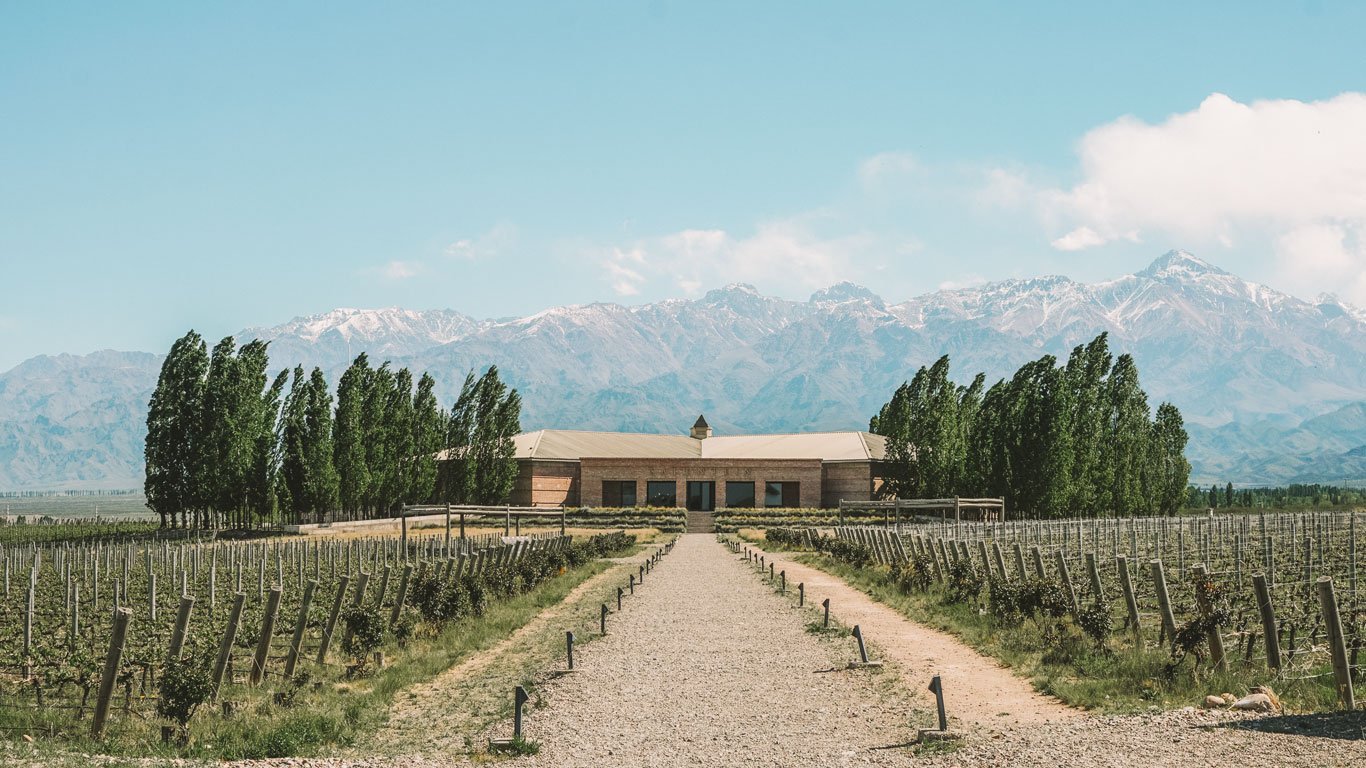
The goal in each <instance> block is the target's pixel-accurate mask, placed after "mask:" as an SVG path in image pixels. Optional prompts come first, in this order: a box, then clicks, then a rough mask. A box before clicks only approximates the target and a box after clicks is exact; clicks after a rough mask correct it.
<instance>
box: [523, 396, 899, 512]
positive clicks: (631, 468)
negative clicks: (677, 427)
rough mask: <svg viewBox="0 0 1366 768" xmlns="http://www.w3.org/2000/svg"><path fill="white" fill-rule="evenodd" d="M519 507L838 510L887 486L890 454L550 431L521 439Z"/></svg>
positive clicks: (824, 445) (879, 449)
mask: <svg viewBox="0 0 1366 768" xmlns="http://www.w3.org/2000/svg"><path fill="white" fill-rule="evenodd" d="M515 443H516V446H517V464H518V474H517V484H516V486H515V487H514V488H513V491H512V498H511V502H512V503H513V504H516V505H519V506H559V505H561V504H563V505H565V506H586V507H634V506H653V507H684V508H686V509H690V510H699V511H710V510H713V509H719V508H744V507H757V508H763V507H836V506H839V502H840V500H842V499H843V500H850V501H854V500H857V501H866V500H868V499H871V498H873V497H874V494H875V493H876V492H877V490H878V487H879V486H880V485H881V477H882V462H883V459H884V458H885V456H886V446H885V442H884V438H883V437H882V436H881V435H874V434H871V433H868V432H852V431H851V432H811V433H804V434H792V435H721V436H713V435H712V430H711V427H710V426H708V425H707V420H706V419H705V418H704V417H700V416H699V417H698V419H697V423H695V424H694V425H693V427H692V430H691V431H690V433H689V434H687V435H652V434H640V433H630V432H582V431H574V430H559V429H543V430H540V431H537V432H526V433H523V434H520V435H518V436H517V437H516V438H515Z"/></svg>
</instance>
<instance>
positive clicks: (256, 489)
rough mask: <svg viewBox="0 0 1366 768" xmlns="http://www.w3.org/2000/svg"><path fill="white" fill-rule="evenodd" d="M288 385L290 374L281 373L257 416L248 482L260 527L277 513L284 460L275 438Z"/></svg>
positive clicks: (250, 507)
mask: <svg viewBox="0 0 1366 768" xmlns="http://www.w3.org/2000/svg"><path fill="white" fill-rule="evenodd" d="M288 383H289V371H287V370H285V371H280V373H279V374H278V375H277V376H276V377H275V380H274V381H273V382H271V385H270V388H269V389H267V390H266V391H265V393H264V394H263V395H262V396H261V408H260V410H259V411H258V412H257V414H256V417H257V422H256V425H255V427H256V434H255V437H254V439H253V449H252V461H251V475H250V477H249V478H248V481H247V509H248V511H249V512H250V513H251V514H252V516H253V517H254V518H255V520H256V522H257V523H261V522H264V521H266V520H270V519H272V518H273V517H274V516H275V513H276V510H277V498H276V493H275V489H276V476H277V474H278V472H279V461H280V456H279V451H278V449H277V445H276V439H275V437H276V426H277V424H278V423H279V420H280V405H281V402H280V401H281V397H282V396H283V394H284V389H285V385H287V384H288Z"/></svg>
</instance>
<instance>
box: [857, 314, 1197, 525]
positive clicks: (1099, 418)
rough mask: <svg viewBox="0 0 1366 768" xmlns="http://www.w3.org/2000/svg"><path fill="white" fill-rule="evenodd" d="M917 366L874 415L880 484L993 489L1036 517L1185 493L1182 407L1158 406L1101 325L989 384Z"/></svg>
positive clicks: (1161, 505) (929, 492)
mask: <svg viewBox="0 0 1366 768" xmlns="http://www.w3.org/2000/svg"><path fill="white" fill-rule="evenodd" d="M985 381H986V377H985V375H984V374H980V373H979V374H977V376H976V377H975V378H974V379H973V380H972V382H971V383H970V384H967V385H959V384H955V383H954V382H953V381H952V380H951V379H950V378H949V358H948V356H947V355H946V356H944V357H941V358H940V359H939V360H938V361H936V362H935V363H934V364H933V365H931V366H929V367H928V368H926V367H921V368H920V369H919V370H918V371H916V374H915V376H914V377H913V378H912V379H911V380H910V381H909V382H905V383H903V384H902V385H901V386H900V387H898V388H897V389H896V391H895V392H894V393H893V395H892V398H891V400H889V401H888V402H887V403H886V404H884V405H883V406H882V408H881V409H880V410H879V411H878V413H877V415H875V416H873V418H872V419H871V420H870V423H869V431H871V432H874V433H876V434H879V435H884V436H886V437H887V467H886V470H885V479H884V483H885V484H884V492H885V493H887V494H889V495H895V496H897V497H899V498H944V497H950V496H965V497H976V496H989V497H1002V498H1004V499H1005V502H1006V506H1007V509H1009V510H1013V511H1014V512H1016V513H1018V514H1022V515H1028V516H1033V517H1066V516H1075V515H1096V514H1120V515H1145V514H1157V513H1161V514H1172V513H1175V512H1176V511H1177V509H1179V508H1180V507H1181V505H1182V504H1183V503H1184V502H1185V501H1186V498H1187V480H1188V478H1189V476H1190V463H1189V462H1187V461H1186V458H1185V455H1184V454H1185V448H1186V440H1187V436H1186V430H1185V426H1184V423H1183V421H1182V419H1181V412H1180V411H1179V410H1177V408H1176V406H1174V405H1172V404H1170V403H1162V404H1161V405H1159V406H1158V408H1157V412H1156V414H1155V415H1153V414H1151V412H1150V409H1149V406H1148V396H1147V394H1146V393H1145V392H1144V391H1143V389H1142V388H1141V387H1140V386H1139V378H1138V366H1137V365H1136V364H1135V363H1134V360H1133V357H1131V356H1130V355H1127V354H1124V355H1120V356H1119V357H1118V358H1114V357H1113V356H1112V355H1111V354H1110V350H1109V343H1108V340H1107V336H1106V334H1104V333H1102V334H1100V335H1099V336H1097V337H1096V338H1094V339H1093V340H1091V341H1090V342H1089V343H1087V344H1083V345H1078V346H1077V347H1076V348H1074V349H1073V350H1072V353H1071V355H1070V356H1069V357H1068V359H1067V362H1066V364H1065V365H1059V363H1058V360H1057V358H1055V357H1054V356H1052V355H1044V356H1043V357H1041V358H1039V359H1038V360H1035V361H1033V362H1030V363H1026V364H1025V365H1023V366H1021V367H1020V369H1019V370H1018V371H1016V372H1015V375H1014V376H1013V377H1011V378H1010V379H1001V380H1000V381H998V382H996V383H995V384H993V385H992V386H991V387H990V388H985V387H984V385H985Z"/></svg>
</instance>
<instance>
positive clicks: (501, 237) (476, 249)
mask: <svg viewBox="0 0 1366 768" xmlns="http://www.w3.org/2000/svg"><path fill="white" fill-rule="evenodd" d="M516 241H517V228H516V227H515V226H513V225H512V224H510V223H508V222H505V221H500V222H498V223H497V224H495V225H493V228H492V229H490V230H489V231H487V232H485V233H483V234H482V235H478V236H477V237H470V238H462V239H460V240H456V241H455V242H453V243H451V244H450V245H448V246H446V255H447V256H449V257H451V258H453V259H465V260H468V261H475V260H477V259H483V258H488V257H491V256H497V255H498V254H499V253H500V252H502V251H506V250H507V249H508V248H509V247H510V246H512V245H513V244H514V243H516Z"/></svg>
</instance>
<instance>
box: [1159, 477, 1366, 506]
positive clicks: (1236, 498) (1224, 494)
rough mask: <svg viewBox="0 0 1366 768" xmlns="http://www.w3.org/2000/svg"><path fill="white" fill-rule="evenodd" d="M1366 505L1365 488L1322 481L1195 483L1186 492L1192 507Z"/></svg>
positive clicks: (1187, 504) (1187, 500) (1187, 499)
mask: <svg viewBox="0 0 1366 768" xmlns="http://www.w3.org/2000/svg"><path fill="white" fill-rule="evenodd" d="M1361 504H1366V488H1351V487H1344V486H1338V485H1322V484H1320V483H1291V484H1290V485H1286V486H1277V487H1266V488H1241V489H1235V488H1234V487H1233V483H1226V484H1224V486H1223V487H1222V488H1220V486H1219V485H1218V484H1217V483H1216V484H1214V485H1211V486H1210V487H1209V488H1201V487H1200V486H1197V485H1192V486H1190V488H1188V489H1187V491H1186V506H1187V507H1188V508H1192V509H1206V508H1213V509H1220V508H1229V507H1242V508H1246V509H1255V508H1267V507H1272V508H1277V509H1286V508H1297V507H1308V508H1314V507H1325V508H1330V509H1331V508H1335V507H1351V506H1358V505H1361Z"/></svg>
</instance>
